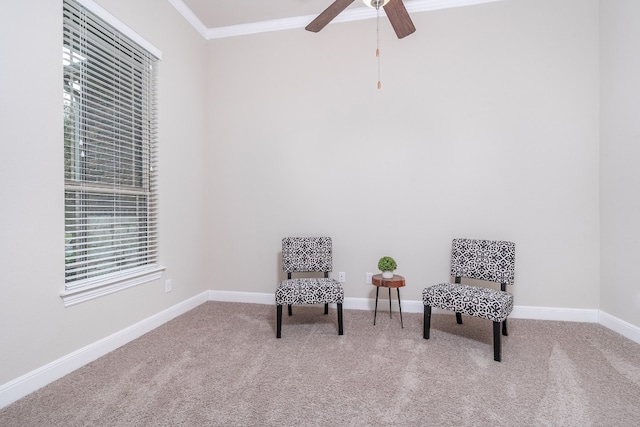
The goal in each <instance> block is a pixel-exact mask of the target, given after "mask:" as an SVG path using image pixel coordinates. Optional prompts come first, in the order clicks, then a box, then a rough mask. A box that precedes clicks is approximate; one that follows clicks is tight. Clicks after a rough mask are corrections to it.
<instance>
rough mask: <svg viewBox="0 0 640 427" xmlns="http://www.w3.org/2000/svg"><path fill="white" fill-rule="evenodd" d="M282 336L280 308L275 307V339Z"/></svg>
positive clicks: (279, 306)
mask: <svg viewBox="0 0 640 427" xmlns="http://www.w3.org/2000/svg"><path fill="white" fill-rule="evenodd" d="M281 335H282V306H281V305H278V306H277V307H276V338H280V337H281Z"/></svg>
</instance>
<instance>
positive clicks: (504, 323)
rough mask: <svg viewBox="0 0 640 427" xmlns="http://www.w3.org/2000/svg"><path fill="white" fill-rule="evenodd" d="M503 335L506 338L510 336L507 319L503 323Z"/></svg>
mask: <svg viewBox="0 0 640 427" xmlns="http://www.w3.org/2000/svg"><path fill="white" fill-rule="evenodd" d="M502 335H504V336H505V337H506V336H507V335H509V333H508V332H507V319H504V320H503V321H502Z"/></svg>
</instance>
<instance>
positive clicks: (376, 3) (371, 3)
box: [362, 0, 390, 9]
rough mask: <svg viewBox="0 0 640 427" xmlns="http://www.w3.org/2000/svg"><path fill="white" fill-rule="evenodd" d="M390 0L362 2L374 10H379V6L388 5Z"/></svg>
mask: <svg viewBox="0 0 640 427" xmlns="http://www.w3.org/2000/svg"><path fill="white" fill-rule="evenodd" d="M389 1H390V0H362V2H363V3H364V4H365V5H367V6H369V7H372V8H374V9H380V7H381V6H384V5H385V4H387V3H389Z"/></svg>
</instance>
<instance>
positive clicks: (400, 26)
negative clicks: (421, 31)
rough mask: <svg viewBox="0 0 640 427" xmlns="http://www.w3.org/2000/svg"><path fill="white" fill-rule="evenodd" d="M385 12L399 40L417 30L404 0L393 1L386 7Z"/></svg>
mask: <svg viewBox="0 0 640 427" xmlns="http://www.w3.org/2000/svg"><path fill="white" fill-rule="evenodd" d="M384 12H385V13H386V14H387V18H389V21H390V22H391V26H392V27H393V29H394V30H395V32H396V35H397V36H398V38H399V39H401V38H403V37H407V36H408V35H409V34H412V33H413V32H414V31H415V30H416V27H414V26H413V22H412V21H411V17H410V16H409V12H407V8H405V7H404V3H403V2H402V0H391V1H390V2H389V3H387V4H386V5H385V6H384Z"/></svg>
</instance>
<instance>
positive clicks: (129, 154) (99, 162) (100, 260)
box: [62, 0, 162, 306]
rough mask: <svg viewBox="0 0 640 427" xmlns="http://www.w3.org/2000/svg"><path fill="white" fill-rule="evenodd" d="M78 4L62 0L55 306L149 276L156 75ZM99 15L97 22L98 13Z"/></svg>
mask: <svg viewBox="0 0 640 427" xmlns="http://www.w3.org/2000/svg"><path fill="white" fill-rule="evenodd" d="M83 4H89V6H91V4H93V5H94V6H93V7H92V9H97V6H95V3H93V2H87V1H73V0H64V4H63V44H62V66H63V71H64V72H63V90H62V101H63V106H64V114H63V119H64V120H63V121H64V179H65V194H64V200H65V239H64V241H65V291H64V292H63V294H62V298H63V300H64V302H65V305H67V306H68V305H73V304H76V303H79V302H83V301H86V300H89V299H92V298H96V297H99V296H102V295H105V294H108V293H111V292H115V291H118V290H121V289H124V288H127V287H130V286H135V285H138V284H141V283H144V282H148V281H151V280H155V279H158V278H159V277H160V275H161V272H162V268H161V267H159V266H158V264H157V261H158V237H157V234H158V233H157V203H158V199H157V182H156V173H157V168H156V155H155V150H156V143H157V141H156V139H157V131H156V128H157V123H156V72H157V63H158V60H159V56H158V55H154V54H152V53H151V52H149V50H148V49H145V48H144V47H142V46H140V44H139V43H137V42H136V41H134V40H132V39H131V38H129V37H128V36H127V34H125V33H123V32H122V31H120V30H119V29H117V28H115V27H114V26H113V25H112V24H111V22H115V19H114V18H113V17H111V16H110V15H108V14H107V13H106V12H105V11H104V10H100V9H97V10H98V12H99V14H100V15H101V16H99V15H98V14H96V13H94V11H93V10H88V8H86V7H85V6H84V5H83ZM104 16H107V18H108V19H107V20H105V19H103V17H104ZM117 25H118V26H119V27H122V24H120V23H117Z"/></svg>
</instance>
